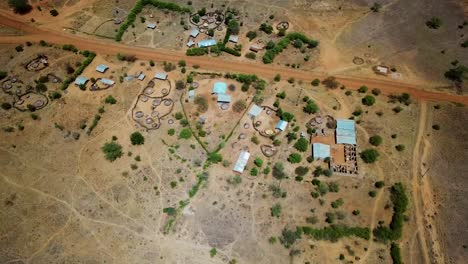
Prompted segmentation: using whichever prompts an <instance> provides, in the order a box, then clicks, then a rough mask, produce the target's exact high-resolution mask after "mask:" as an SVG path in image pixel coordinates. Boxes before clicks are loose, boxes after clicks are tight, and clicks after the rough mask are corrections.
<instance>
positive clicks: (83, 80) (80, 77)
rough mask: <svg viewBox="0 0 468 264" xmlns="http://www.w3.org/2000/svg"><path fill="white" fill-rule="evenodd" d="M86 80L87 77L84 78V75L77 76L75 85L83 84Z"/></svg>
mask: <svg viewBox="0 0 468 264" xmlns="http://www.w3.org/2000/svg"><path fill="white" fill-rule="evenodd" d="M88 81H89V79H88V78H86V77H84V76H78V77H76V79H75V85H78V86H80V85H85V84H86V83H87V82H88Z"/></svg>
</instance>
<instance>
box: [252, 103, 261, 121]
mask: <svg viewBox="0 0 468 264" xmlns="http://www.w3.org/2000/svg"><path fill="white" fill-rule="evenodd" d="M262 110H263V109H262V108H261V107H260V106H258V105H256V104H253V105H252V107H250V110H249V112H248V115H249V116H250V117H251V118H255V117H257V116H258V115H260V113H261V112H262Z"/></svg>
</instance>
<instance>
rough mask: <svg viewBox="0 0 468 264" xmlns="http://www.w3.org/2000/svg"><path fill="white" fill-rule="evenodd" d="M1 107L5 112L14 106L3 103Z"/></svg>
mask: <svg viewBox="0 0 468 264" xmlns="http://www.w3.org/2000/svg"><path fill="white" fill-rule="evenodd" d="M1 106H2V109H3V110H10V109H11V107H12V105H11V104H10V103H8V102H3V103H2V105H1Z"/></svg>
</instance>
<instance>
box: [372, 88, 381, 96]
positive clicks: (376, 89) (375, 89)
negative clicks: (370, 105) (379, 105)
mask: <svg viewBox="0 0 468 264" xmlns="http://www.w3.org/2000/svg"><path fill="white" fill-rule="evenodd" d="M380 93H381V91H380V89H379V88H374V89H372V94H373V95H375V96H379V94H380Z"/></svg>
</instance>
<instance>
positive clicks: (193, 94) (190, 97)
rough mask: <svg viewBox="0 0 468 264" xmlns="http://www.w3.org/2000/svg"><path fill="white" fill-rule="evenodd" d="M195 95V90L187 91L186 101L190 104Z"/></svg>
mask: <svg viewBox="0 0 468 264" xmlns="http://www.w3.org/2000/svg"><path fill="white" fill-rule="evenodd" d="M196 95H197V93H196V92H195V90H189V91H188V99H189V101H190V102H192V101H193V100H195V96H196Z"/></svg>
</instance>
